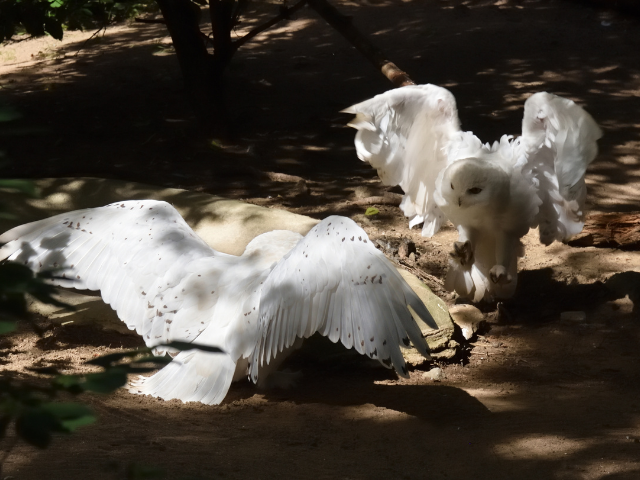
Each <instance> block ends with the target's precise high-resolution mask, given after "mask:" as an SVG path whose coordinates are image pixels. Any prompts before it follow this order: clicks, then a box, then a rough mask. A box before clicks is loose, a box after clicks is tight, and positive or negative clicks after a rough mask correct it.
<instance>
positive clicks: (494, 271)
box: [489, 265, 513, 285]
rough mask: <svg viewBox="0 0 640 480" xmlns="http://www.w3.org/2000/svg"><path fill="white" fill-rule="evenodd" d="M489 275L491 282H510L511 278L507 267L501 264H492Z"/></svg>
mask: <svg viewBox="0 0 640 480" xmlns="http://www.w3.org/2000/svg"><path fill="white" fill-rule="evenodd" d="M489 277H490V278H491V281H492V282H493V283H500V284H503V285H504V284H506V283H511V281H512V280H513V278H512V277H511V275H509V272H507V269H506V268H505V267H504V266H502V265H494V266H493V267H491V270H489Z"/></svg>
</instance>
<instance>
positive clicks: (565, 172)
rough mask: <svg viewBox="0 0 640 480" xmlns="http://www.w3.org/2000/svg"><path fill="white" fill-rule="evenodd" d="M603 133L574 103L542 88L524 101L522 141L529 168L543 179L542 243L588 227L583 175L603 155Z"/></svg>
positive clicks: (540, 182)
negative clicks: (598, 143) (598, 155)
mask: <svg viewBox="0 0 640 480" xmlns="http://www.w3.org/2000/svg"><path fill="white" fill-rule="evenodd" d="M600 137H602V131H601V130H600V128H599V127H598V125H597V124H596V122H595V121H594V120H593V118H592V117H591V115H589V114H588V113H587V112H585V111H584V110H583V109H582V107H580V106H578V105H576V104H575V103H574V102H573V101H571V100H568V99H566V98H562V97H558V96H556V95H553V94H550V93H547V92H540V93H536V94H535V95H532V96H531V97H529V98H528V99H527V101H526V102H525V104H524V119H523V120H522V139H521V145H522V147H523V148H524V152H525V156H526V160H527V165H526V166H525V168H523V172H525V171H526V170H527V169H528V170H529V171H530V172H531V174H532V175H533V177H534V178H535V179H536V181H537V182H538V196H539V197H540V200H541V201H542V205H541V206H540V210H539V213H538V216H537V223H538V225H539V227H540V241H541V242H542V243H544V244H545V245H549V244H550V243H551V242H553V241H554V240H564V239H566V238H568V237H570V236H571V235H575V234H577V233H579V232H580V231H581V230H582V227H583V226H584V217H585V212H584V202H585V198H586V194H587V189H586V185H585V181H584V175H585V172H586V169H587V166H588V165H589V164H590V163H591V162H592V161H593V159H594V158H595V157H596V155H597V154H598V145H597V140H598V139H599V138H600Z"/></svg>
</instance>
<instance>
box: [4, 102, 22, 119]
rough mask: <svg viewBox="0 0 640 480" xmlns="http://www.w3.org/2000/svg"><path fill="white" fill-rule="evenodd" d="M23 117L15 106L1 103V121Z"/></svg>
mask: <svg viewBox="0 0 640 480" xmlns="http://www.w3.org/2000/svg"><path fill="white" fill-rule="evenodd" d="M20 117H22V115H21V114H20V113H19V112H17V111H16V110H15V109H14V108H13V107H10V106H9V105H0V122H10V121H11V120H16V119H18V118H20Z"/></svg>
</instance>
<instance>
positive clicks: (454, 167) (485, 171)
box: [440, 158, 509, 210]
mask: <svg viewBox="0 0 640 480" xmlns="http://www.w3.org/2000/svg"><path fill="white" fill-rule="evenodd" d="M440 194H441V195H442V198H443V199H444V201H445V202H446V203H447V204H448V205H447V207H449V208H454V209H455V208H459V209H469V208H472V207H490V208H492V209H496V210H501V207H504V206H505V205H506V204H507V202H508V201H509V175H508V174H507V173H506V172H505V171H504V170H502V169H501V168H500V167H498V166H496V165H493V164H492V163H490V162H487V161H484V160H481V159H478V158H465V159H462V160H457V161H455V162H453V163H452V164H451V165H449V167H447V169H446V170H445V171H444V172H443V176H442V183H441V187H440Z"/></svg>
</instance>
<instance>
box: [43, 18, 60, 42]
mask: <svg viewBox="0 0 640 480" xmlns="http://www.w3.org/2000/svg"><path fill="white" fill-rule="evenodd" d="M44 30H45V31H46V32H47V33H48V34H49V35H51V36H52V37H53V38H55V39H56V40H62V35H63V32H62V23H60V22H59V21H58V20H56V19H55V18H54V17H45V19H44Z"/></svg>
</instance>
